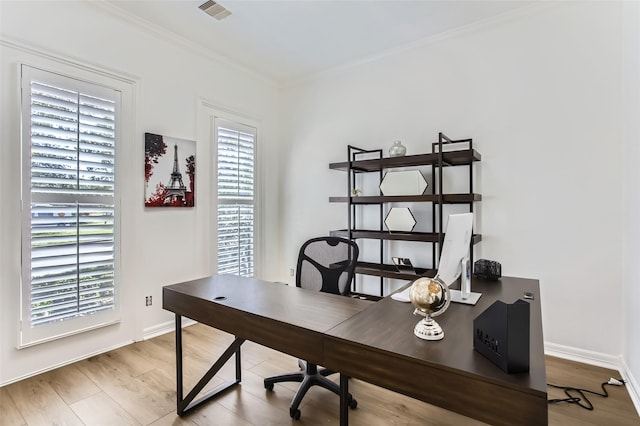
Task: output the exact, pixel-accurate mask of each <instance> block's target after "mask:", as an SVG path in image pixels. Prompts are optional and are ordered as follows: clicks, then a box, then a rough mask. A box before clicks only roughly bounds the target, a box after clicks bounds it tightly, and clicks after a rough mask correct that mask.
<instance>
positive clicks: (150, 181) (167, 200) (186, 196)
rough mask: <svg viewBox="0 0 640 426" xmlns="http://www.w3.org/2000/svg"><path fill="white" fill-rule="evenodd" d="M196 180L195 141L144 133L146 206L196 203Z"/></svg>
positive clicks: (185, 205) (174, 205) (179, 205)
mask: <svg viewBox="0 0 640 426" xmlns="http://www.w3.org/2000/svg"><path fill="white" fill-rule="evenodd" d="M195 181H196V142H195V141H190V140H186V139H178V138H171V137H167V136H163V135H157V134H155V133H145V134H144V183H145V186H144V205H145V207H193V206H194V205H195V194H196V192H195Z"/></svg>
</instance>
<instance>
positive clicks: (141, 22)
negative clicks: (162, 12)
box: [88, 0, 280, 88]
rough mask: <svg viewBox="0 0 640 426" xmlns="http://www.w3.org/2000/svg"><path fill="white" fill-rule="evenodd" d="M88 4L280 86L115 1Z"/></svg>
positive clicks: (197, 53)
mask: <svg viewBox="0 0 640 426" xmlns="http://www.w3.org/2000/svg"><path fill="white" fill-rule="evenodd" d="M88 4H90V5H91V6H92V7H95V8H97V9H100V10H102V11H104V12H106V13H109V14H111V15H112V16H114V17H116V18H118V19H120V20H122V21H125V22H127V23H129V24H132V25H133V26H135V27H136V29H141V30H143V31H146V32H147V33H149V34H151V35H153V36H154V37H157V38H160V39H162V40H164V41H167V42H169V43H172V44H175V45H177V46H180V47H181V48H184V49H187V50H189V51H191V52H192V53H195V54H196V55H198V56H203V57H206V58H207V59H209V60H212V61H214V62H219V63H221V64H223V65H226V66H228V67H230V68H233V69H235V70H237V71H240V72H243V73H245V74H248V75H249V76H251V77H252V78H255V79H257V80H259V81H262V82H263V83H266V84H267V85H269V86H271V87H276V88H278V87H280V83H279V82H278V81H276V80H274V79H272V78H270V77H267V76H265V75H264V74H262V73H260V72H258V71H257V70H255V69H253V68H250V67H248V66H246V65H243V64H241V63H239V62H238V61H235V60H233V59H231V58H229V57H228V56H225V55H223V54H221V53H219V52H217V51H215V50H213V49H210V48H208V47H206V46H204V45H203V44H200V43H198V42H196V41H194V40H190V39H187V38H186V37H182V36H180V35H178V34H176V33H174V32H172V31H170V30H168V29H166V28H164V27H161V26H159V25H156V24H153V23H151V22H149V21H147V20H145V19H142V18H140V17H138V16H136V15H133V14H132V13H129V12H127V11H125V10H123V9H121V8H119V7H118V6H117V5H115V4H113V3H109V2H107V1H105V0H98V1H91V2H88Z"/></svg>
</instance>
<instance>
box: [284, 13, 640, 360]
mask: <svg viewBox="0 0 640 426" xmlns="http://www.w3.org/2000/svg"><path fill="white" fill-rule="evenodd" d="M621 20H622V16H621V4H620V3H606V2H590V3H586V2H585V3H583V2H572V3H562V4H555V5H550V6H544V7H534V8H532V9H529V10H526V11H524V12H520V13H518V14H513V15H511V16H510V17H507V18H504V19H500V20H494V21H493V22H489V23H486V24H484V25H477V26H475V27H473V28H467V29H466V30H464V31H457V32H455V33H452V34H449V36H448V37H440V38H438V39H434V40H433V41H432V42H425V43H424V45H422V46H421V47H416V48H414V49H410V50H406V51H401V52H396V53H395V54H392V55H388V56H386V57H382V58H380V59H378V60H375V61H371V62H368V63H364V64H360V65H354V66H353V67H350V68H345V69H343V70H341V71H334V72H333V73H331V74H326V75H324V76H321V77H319V78H317V79H315V80H313V81H309V82H306V83H302V84H299V85H297V86H294V87H291V88H289V89H288V90H287V91H286V93H285V105H287V109H286V113H284V114H283V117H286V118H287V119H288V122H286V123H285V124H286V125H285V126H284V128H285V129H286V132H287V133H286V135H285V140H286V141H287V142H288V143H289V148H288V150H287V152H288V156H287V157H285V158H284V161H285V164H289V165H290V167H289V168H288V169H287V173H288V176H285V179H284V181H285V182H286V184H285V188H284V195H283V197H284V209H283V212H284V214H285V218H286V220H285V222H284V225H283V226H284V230H283V233H284V234H286V235H287V236H288V238H287V239H286V240H285V246H284V248H283V253H284V255H285V258H294V253H295V251H296V248H297V247H298V245H299V244H300V242H301V241H302V240H304V239H305V238H307V237H308V236H310V235H314V234H325V233H327V232H328V231H329V230H330V229H339V228H344V227H345V226H346V220H347V219H346V207H344V206H342V205H338V204H329V203H328V197H329V196H330V195H344V192H345V188H346V176H345V174H344V173H341V172H337V171H330V170H329V169H328V164H329V163H330V162H336V161H344V160H346V145H347V144H354V145H356V146H360V147H365V148H367V147H368V148H383V149H385V150H386V149H387V148H388V147H389V146H390V145H391V143H392V141H393V140H395V139H401V140H402V141H403V142H404V144H405V145H406V146H407V148H408V152H409V153H420V152H429V150H430V145H429V144H430V143H431V142H434V141H436V140H437V134H438V132H439V131H443V132H444V133H446V134H447V135H449V136H450V137H453V138H467V137H471V138H473V139H474V144H476V146H477V149H478V151H479V152H480V153H481V154H482V162H481V163H480V164H479V173H478V174H479V176H478V181H477V191H478V192H479V193H481V194H482V195H483V201H482V202H481V203H480V206H479V211H480V212H479V215H478V223H477V229H478V230H479V231H480V232H481V233H482V235H483V241H482V243H481V244H480V246H479V255H480V256H482V257H484V258H488V259H495V260H497V261H499V262H500V263H501V264H502V268H503V269H502V271H503V275H512V276H524V277H531V278H537V279H539V280H540V286H541V292H542V310H543V326H544V338H545V341H546V342H547V344H548V345H549V346H550V347H552V348H555V349H558V350H564V349H565V348H569V349H571V350H573V351H574V352H576V351H577V352H580V353H581V354H582V355H587V356H594V357H595V358H600V359H601V360H604V361H611V362H617V361H618V360H619V356H620V355H621V354H622V353H623V342H624V338H625V333H624V332H623V325H624V323H623V316H622V314H621V308H622V296H623V289H624V288H625V287H624V284H623V274H622V272H621V270H622V269H621V267H622V260H621V258H622V246H621V243H620V242H621V241H622V236H623V234H622V229H621V227H622V219H623V217H624V215H623V211H622V199H623V197H622V182H623V175H622V172H621V169H620V164H621V161H622V147H621V143H620V141H621V136H622V133H621V130H620V113H621V87H620V74H621V55H622V50H621V49H622V43H621V35H622V34H621V30H620V25H621ZM310 159H311V160H310ZM634 186H637V185H634ZM636 208H637V205H636ZM319 212H322V213H321V214H319ZM309 218H313V220H309ZM636 221H637V220H636ZM635 249H636V251H637V244H636V245H635ZM414 254H415V255H418V253H414ZM284 266H285V265H283V267H284ZM630 303H632V304H633V305H634V306H637V302H635V303H634V302H630ZM630 308H632V307H631V306H630V307H629V309H630ZM629 323H633V324H634V326H635V327H637V326H638V320H637V316H636V318H634V319H633V320H629ZM636 334H637V333H636ZM635 353H636V352H633V353H632V354H635ZM636 358H637V357H636Z"/></svg>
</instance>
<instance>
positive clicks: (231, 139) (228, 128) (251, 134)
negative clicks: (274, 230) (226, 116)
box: [215, 118, 256, 277]
mask: <svg viewBox="0 0 640 426" xmlns="http://www.w3.org/2000/svg"><path fill="white" fill-rule="evenodd" d="M215 128H216V135H217V136H216V143H217V171H218V173H217V183H218V185H217V188H218V191H217V192H218V197H217V198H218V214H217V228H218V233H217V235H218V258H217V261H218V262H217V263H218V273H219V274H236V275H241V276H247V277H251V276H253V274H254V263H255V262H254V257H255V252H254V248H255V243H254V242H255V169H256V162H255V149H256V146H255V145H256V129H255V128H253V127H249V126H244V125H241V124H238V123H233V122H230V121H227V120H222V119H218V118H216V120H215Z"/></svg>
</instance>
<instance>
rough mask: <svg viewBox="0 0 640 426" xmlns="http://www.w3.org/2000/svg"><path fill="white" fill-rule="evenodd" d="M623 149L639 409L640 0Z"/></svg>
mask: <svg viewBox="0 0 640 426" xmlns="http://www.w3.org/2000/svg"><path fill="white" fill-rule="evenodd" d="M623 14H624V18H625V19H624V21H623V31H624V32H623V36H624V39H623V47H624V51H623V53H624V56H623V62H622V64H623V68H622V83H623V84H622V93H623V102H624V103H623V105H624V107H625V108H624V111H623V116H622V118H623V126H622V128H623V134H622V141H623V152H624V159H625V161H624V163H623V166H624V175H623V187H624V212H625V216H624V217H623V223H624V224H625V230H624V232H623V253H624V257H623V259H624V264H623V271H624V276H623V280H624V285H623V300H624V302H623V310H622V312H623V330H624V351H623V359H624V362H625V364H626V369H628V370H629V371H631V372H632V373H633V374H632V377H630V379H632V380H635V383H632V385H633V386H631V387H630V389H634V390H635V398H634V401H635V403H636V409H637V410H638V412H640V384H639V383H638V382H637V381H638V379H640V314H639V313H638V310H639V309H638V308H639V305H640V302H639V301H640V278H639V277H638V259H640V222H639V221H638V218H639V217H640V191H638V182H640V167H638V163H639V162H640V78H639V77H638V76H640V3H638V2H627V3H625V5H624V8H623Z"/></svg>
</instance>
